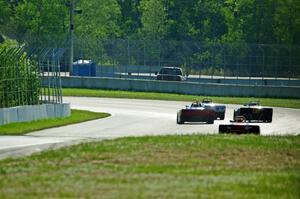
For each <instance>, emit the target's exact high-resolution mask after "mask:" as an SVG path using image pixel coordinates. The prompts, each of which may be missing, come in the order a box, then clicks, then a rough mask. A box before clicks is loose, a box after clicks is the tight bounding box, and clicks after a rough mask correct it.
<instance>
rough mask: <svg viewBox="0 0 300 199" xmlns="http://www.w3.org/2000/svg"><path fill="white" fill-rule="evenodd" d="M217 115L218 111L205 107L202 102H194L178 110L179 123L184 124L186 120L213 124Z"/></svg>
mask: <svg viewBox="0 0 300 199" xmlns="http://www.w3.org/2000/svg"><path fill="white" fill-rule="evenodd" d="M216 116H217V113H216V111H214V110H213V109H210V108H209V109H208V108H204V107H203V106H202V105H201V103H198V102H194V103H192V104H191V105H190V106H186V107H185V109H181V110H179V111H178V112H177V124H184V123H185V122H206V123H207V124H213V123H214V120H215V118H216Z"/></svg>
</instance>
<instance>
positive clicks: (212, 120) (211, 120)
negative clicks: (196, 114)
mask: <svg viewBox="0 0 300 199" xmlns="http://www.w3.org/2000/svg"><path fill="white" fill-rule="evenodd" d="M214 121H215V120H214V118H210V119H209V120H208V121H207V122H206V123H207V124H213V123H214Z"/></svg>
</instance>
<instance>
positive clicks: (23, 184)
mask: <svg viewBox="0 0 300 199" xmlns="http://www.w3.org/2000/svg"><path fill="white" fill-rule="evenodd" d="M299 170H300V137H299V136H297V137H262V136H235V135H230V136H229V135H217V136H198V135H191V136H158V137H139V138H134V137H133V138H122V139H117V140H112V141H103V142H99V143H86V144H81V145H79V146H73V147H69V148H66V149H62V150H58V151H48V152H44V153H42V154H37V155H33V156H31V157H26V158H22V159H7V160H3V161H0V183H1V186H0V198H18V197H20V196H22V197H23V198H40V197H43V198H45V197H46V198H47V197H48V198H60V197H71V198H97V197H101V198H251V199H252V198H299V194H300V189H299V187H300V173H299Z"/></svg>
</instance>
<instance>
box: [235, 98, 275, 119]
mask: <svg viewBox="0 0 300 199" xmlns="http://www.w3.org/2000/svg"><path fill="white" fill-rule="evenodd" d="M237 116H244V117H245V119H246V121H248V122H272V118H273V109H272V108H265V107H262V106H260V104H259V102H250V103H248V104H244V106H243V107H241V108H238V109H235V110H234V114H233V118H234V119H235V118H236V117H237Z"/></svg>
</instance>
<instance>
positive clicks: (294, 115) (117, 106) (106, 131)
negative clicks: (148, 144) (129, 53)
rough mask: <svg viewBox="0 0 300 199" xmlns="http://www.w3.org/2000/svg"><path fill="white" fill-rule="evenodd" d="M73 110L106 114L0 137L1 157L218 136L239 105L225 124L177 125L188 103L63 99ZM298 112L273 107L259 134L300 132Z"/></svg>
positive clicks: (219, 122) (229, 112)
mask: <svg viewBox="0 0 300 199" xmlns="http://www.w3.org/2000/svg"><path fill="white" fill-rule="evenodd" d="M64 99H65V101H66V102H70V103H71V107H72V108H74V109H84V110H90V111H95V112H108V113H111V114H112V116H111V117H109V118H105V119H100V120H94V121H89V122H84V123H80V124H74V125H70V126H65V127H59V128H52V129H46V130H42V131H37V132H33V133H30V134H27V135H26V136H1V137H0V158H3V157H7V156H12V155H13V156H14V155H25V154H30V153H32V152H35V151H40V150H44V149H48V148H53V147H57V146H59V147H60V146H64V145H68V144H73V143H74V142H76V143H78V142H82V141H85V140H86V141H87V140H95V139H97V140H103V139H113V138H119V137H125V136H143V135H167V134H191V133H197V134H217V132H218V126H219V124H223V123H228V122H229V120H231V119H232V116H233V110H234V109H235V108H237V107H239V105H227V106H226V107H227V110H226V117H225V120H224V121H215V124H210V125H208V124H184V125H177V124H176V112H177V110H179V109H181V108H183V107H184V106H185V105H187V104H189V103H190V102H174V101H158V100H134V99H111V98H87V97H65V98H64ZM299 121H300V110H299V109H289V108H274V116H273V123H259V125H260V127H261V131H262V133H261V134H262V135H297V134H299V133H300V122H299Z"/></svg>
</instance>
